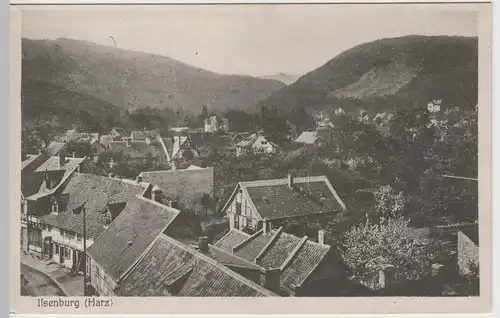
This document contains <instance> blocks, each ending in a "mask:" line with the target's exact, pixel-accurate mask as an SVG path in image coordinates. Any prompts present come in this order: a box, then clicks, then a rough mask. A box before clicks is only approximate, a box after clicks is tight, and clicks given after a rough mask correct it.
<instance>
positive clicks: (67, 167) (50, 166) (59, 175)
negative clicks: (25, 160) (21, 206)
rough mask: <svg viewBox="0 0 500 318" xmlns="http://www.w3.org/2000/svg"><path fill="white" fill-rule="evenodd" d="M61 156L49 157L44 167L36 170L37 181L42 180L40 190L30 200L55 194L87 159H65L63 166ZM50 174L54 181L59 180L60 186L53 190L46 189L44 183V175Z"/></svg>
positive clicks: (41, 166) (39, 185)
mask: <svg viewBox="0 0 500 318" xmlns="http://www.w3.org/2000/svg"><path fill="white" fill-rule="evenodd" d="M59 160H60V159H59V156H55V157H49V158H48V159H47V160H46V161H45V162H44V163H43V164H42V165H40V166H39V167H38V168H37V169H36V170H35V172H36V174H37V180H40V182H39V184H38V189H37V191H35V193H34V194H32V195H31V196H30V197H29V199H30V200H37V199H39V198H41V197H44V196H46V195H48V194H52V193H54V192H55V191H56V190H57V189H58V188H59V186H60V185H61V184H62V183H63V182H64V181H65V180H66V179H67V178H69V177H70V175H71V174H72V173H74V172H75V171H76V169H77V168H78V166H79V165H80V164H82V163H83V161H84V160H85V158H72V157H65V160H64V163H63V165H62V166H61V165H60V163H59ZM45 172H48V173H50V174H51V175H52V176H51V178H53V179H54V180H58V181H57V182H58V184H57V185H56V186H55V187H52V188H51V189H48V188H46V185H45V182H42V181H43V179H44V175H43V174H44V173H45Z"/></svg>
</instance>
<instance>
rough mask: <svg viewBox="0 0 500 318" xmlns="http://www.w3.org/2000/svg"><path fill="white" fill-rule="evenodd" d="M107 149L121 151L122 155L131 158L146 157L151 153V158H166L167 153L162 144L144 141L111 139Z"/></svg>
mask: <svg viewBox="0 0 500 318" xmlns="http://www.w3.org/2000/svg"><path fill="white" fill-rule="evenodd" d="M109 150H110V151H112V152H123V154H124V155H126V156H129V157H130V158H132V159H137V158H146V156H147V154H148V153H149V154H151V155H152V156H153V158H166V157H167V155H166V154H165V151H164V150H163V148H162V146H161V145H160V144H158V143H156V142H151V143H147V142H145V141H129V142H128V143H127V142H126V141H111V142H109Z"/></svg>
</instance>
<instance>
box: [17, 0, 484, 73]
mask: <svg viewBox="0 0 500 318" xmlns="http://www.w3.org/2000/svg"><path fill="white" fill-rule="evenodd" d="M477 32H478V28H477V15H476V13H475V12H473V11H464V10H461V11H457V10H456V9H454V10H453V11H451V10H447V11H443V10H436V8H435V7H434V8H433V7H432V6H431V5H427V6H423V5H411V6H410V5H382V4H379V5H373V4H372V5H345V4H343V5H340V4H337V5H260V6H259V5H237V6H236V5H232V6H231V5H216V6H214V5H206V6H186V5H185V6H163V7H155V6H146V7H135V8H132V9H131V8H130V7H125V6H123V7H115V8H110V7H94V8H92V9H88V8H86V9H82V8H81V7H72V9H68V8H67V7H66V8H63V7H59V8H57V7H50V6H48V7H43V6H42V7H41V8H40V7H39V8H37V9H35V8H33V9H25V10H24V11H23V16H22V35H23V37H26V38H31V39H57V38H59V37H64V38H72V39H79V40H87V41H92V42H94V43H97V44H103V45H114V43H113V42H112V40H111V39H110V38H109V37H110V36H112V37H113V38H114V39H115V41H116V46H117V47H118V48H123V49H130V50H135V51H143V52H148V53H154V54H159V55H163V56H167V57H170V58H173V59H176V60H179V61H182V62H185V63H187V64H191V65H194V66H197V67H201V68H204V69H207V70H210V71H214V72H218V73H223V74H241V75H250V76H265V75H272V74H277V73H286V74H293V75H303V74H305V73H307V72H310V71H312V70H314V69H315V68H317V67H319V66H321V65H323V64H325V63H326V62H327V61H328V60H330V59H332V58H334V57H335V56H336V55H338V54H339V53H342V52H343V51H345V50H347V49H349V48H352V47H354V46H356V45H358V44H361V43H365V42H370V41H373V40H376V39H380V38H388V37H398V36H405V35H410V34H421V35H460V36H477Z"/></svg>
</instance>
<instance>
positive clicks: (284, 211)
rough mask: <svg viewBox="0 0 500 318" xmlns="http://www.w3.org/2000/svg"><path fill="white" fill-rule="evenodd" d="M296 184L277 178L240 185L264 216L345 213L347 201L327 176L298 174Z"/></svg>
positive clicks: (341, 214)
mask: <svg viewBox="0 0 500 318" xmlns="http://www.w3.org/2000/svg"><path fill="white" fill-rule="evenodd" d="M293 184H294V185H293V188H292V189H291V188H289V187H288V180H287V179H275V180H259V181H247V182H240V183H239V185H238V186H239V187H241V189H242V191H243V193H244V194H245V195H246V196H247V198H249V199H250V201H251V205H253V206H254V207H255V210H256V212H257V213H258V214H259V215H260V216H261V217H262V219H269V220H272V219H279V218H287V217H298V216H306V215H313V214H319V213H332V212H341V211H342V212H341V213H339V217H341V218H344V217H345V215H343V211H345V205H344V203H343V202H342V200H341V199H340V198H339V196H338V195H337V193H336V191H335V190H334V189H333V187H332V185H331V184H330V182H329V181H328V179H327V178H326V177H325V176H317V177H303V178H294V179H293ZM228 202H229V201H228Z"/></svg>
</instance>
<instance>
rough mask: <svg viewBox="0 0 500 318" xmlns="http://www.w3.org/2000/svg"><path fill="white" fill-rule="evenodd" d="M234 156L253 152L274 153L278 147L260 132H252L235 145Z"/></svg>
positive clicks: (277, 150)
mask: <svg viewBox="0 0 500 318" xmlns="http://www.w3.org/2000/svg"><path fill="white" fill-rule="evenodd" d="M235 147H236V156H242V155H245V154H248V153H253V154H276V153H278V152H279V147H278V145H276V144H275V143H273V142H271V141H269V140H267V139H266V137H264V136H263V135H261V134H252V135H250V136H249V137H247V138H245V139H244V140H242V141H240V142H238V143H237V144H236V145H235Z"/></svg>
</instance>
